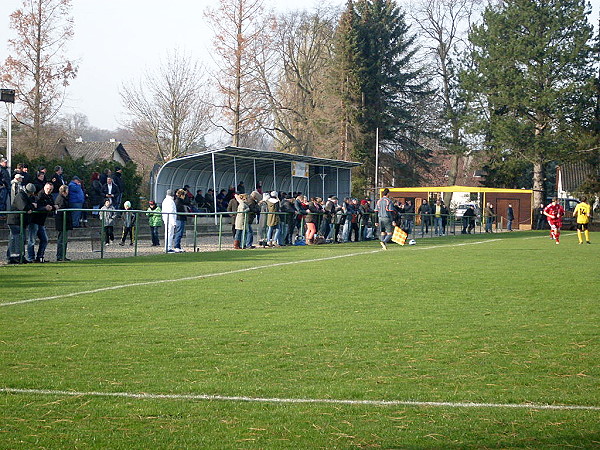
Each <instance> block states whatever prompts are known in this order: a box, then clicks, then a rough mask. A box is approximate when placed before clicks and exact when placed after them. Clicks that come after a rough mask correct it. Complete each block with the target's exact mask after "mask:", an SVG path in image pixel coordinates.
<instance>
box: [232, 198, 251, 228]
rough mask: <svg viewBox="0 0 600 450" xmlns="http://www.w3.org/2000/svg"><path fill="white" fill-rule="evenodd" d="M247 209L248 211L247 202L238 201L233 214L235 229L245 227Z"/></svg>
mask: <svg viewBox="0 0 600 450" xmlns="http://www.w3.org/2000/svg"><path fill="white" fill-rule="evenodd" d="M248 211H250V207H249V206H248V204H247V203H246V202H240V203H239V204H238V208H237V212H238V213H237V214H236V215H235V229H236V230H243V229H244V228H246V223H248V221H247V219H248V216H247V214H245V213H247V212H248Z"/></svg>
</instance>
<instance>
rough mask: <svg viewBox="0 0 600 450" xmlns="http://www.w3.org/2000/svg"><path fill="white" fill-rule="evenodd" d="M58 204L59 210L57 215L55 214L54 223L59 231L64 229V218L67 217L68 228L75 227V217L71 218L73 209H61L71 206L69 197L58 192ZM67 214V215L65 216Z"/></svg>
mask: <svg viewBox="0 0 600 450" xmlns="http://www.w3.org/2000/svg"><path fill="white" fill-rule="evenodd" d="M54 203H55V204H56V207H57V210H56V215H55V216H54V225H55V227H56V229H57V230H58V231H62V230H63V220H64V219H65V218H66V221H67V222H66V224H65V225H66V228H67V230H72V229H73V219H71V211H67V212H66V213H65V212H64V211H60V210H61V209H67V208H68V207H69V201H68V200H67V197H65V196H64V195H62V194H58V197H56V200H55V202H54ZM65 216H66V217H65Z"/></svg>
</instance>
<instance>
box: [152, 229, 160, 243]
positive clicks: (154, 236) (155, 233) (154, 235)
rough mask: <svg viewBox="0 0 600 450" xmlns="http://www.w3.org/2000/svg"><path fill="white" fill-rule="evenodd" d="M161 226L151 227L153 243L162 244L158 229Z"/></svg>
mask: <svg viewBox="0 0 600 450" xmlns="http://www.w3.org/2000/svg"><path fill="white" fill-rule="evenodd" d="M159 228H160V227H150V236H151V237H152V245H160V240H159V238H158V229H159Z"/></svg>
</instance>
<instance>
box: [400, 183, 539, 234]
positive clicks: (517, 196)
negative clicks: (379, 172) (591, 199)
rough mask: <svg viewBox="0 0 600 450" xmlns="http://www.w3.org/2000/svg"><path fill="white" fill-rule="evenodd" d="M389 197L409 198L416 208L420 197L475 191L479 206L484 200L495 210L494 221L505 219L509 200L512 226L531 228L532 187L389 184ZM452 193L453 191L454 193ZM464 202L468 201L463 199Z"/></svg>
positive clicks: (419, 202)
mask: <svg viewBox="0 0 600 450" xmlns="http://www.w3.org/2000/svg"><path fill="white" fill-rule="evenodd" d="M389 190H390V194H389V195H390V197H393V198H396V199H399V200H400V199H410V200H412V201H413V204H414V205H415V211H418V210H419V206H421V204H422V203H423V199H427V200H429V201H435V199H437V198H440V199H442V197H443V194H444V193H446V192H451V193H452V194H457V197H458V196H459V194H461V193H462V194H474V193H476V194H478V196H477V197H478V198H479V201H477V202H473V203H479V207H480V208H481V209H482V211H483V208H484V207H485V205H486V203H487V202H490V203H491V204H492V205H494V210H495V212H496V215H497V221H498V223H499V222H500V220H501V219H503V220H504V222H506V210H507V208H508V205H509V204H511V205H512V207H513V211H514V214H515V219H514V226H513V228H515V229H520V230H531V223H532V210H533V205H532V202H533V191H532V190H531V189H499V188H486V187H478V186H439V187H406V188H389ZM453 197H454V195H453ZM465 203H467V202H465Z"/></svg>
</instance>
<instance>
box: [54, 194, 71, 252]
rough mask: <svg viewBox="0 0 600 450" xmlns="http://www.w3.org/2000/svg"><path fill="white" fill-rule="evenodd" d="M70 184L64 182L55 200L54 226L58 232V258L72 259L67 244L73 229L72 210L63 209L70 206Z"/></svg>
mask: <svg viewBox="0 0 600 450" xmlns="http://www.w3.org/2000/svg"><path fill="white" fill-rule="evenodd" d="M68 196H69V186H67V185H66V184H63V185H62V186H61V187H60V188H59V189H58V196H57V197H56V200H54V205H55V208H56V216H55V218H54V226H55V227H56V231H57V232H58V234H57V236H56V260H57V261H71V260H70V259H69V258H67V244H68V241H69V230H72V229H73V219H72V218H71V212H70V211H62V210H64V209H68V208H69V200H68Z"/></svg>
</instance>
